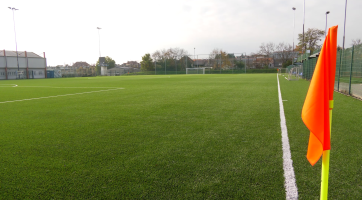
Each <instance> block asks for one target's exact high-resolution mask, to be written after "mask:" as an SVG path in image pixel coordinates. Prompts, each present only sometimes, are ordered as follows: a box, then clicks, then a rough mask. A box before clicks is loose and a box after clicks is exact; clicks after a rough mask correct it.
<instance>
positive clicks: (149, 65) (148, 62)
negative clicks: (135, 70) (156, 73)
mask: <svg viewBox="0 0 362 200" xmlns="http://www.w3.org/2000/svg"><path fill="white" fill-rule="evenodd" d="M141 70H142V71H152V70H155V68H154V64H153V61H152V58H151V55H150V54H149V53H147V54H145V55H144V56H143V57H142V61H141Z"/></svg>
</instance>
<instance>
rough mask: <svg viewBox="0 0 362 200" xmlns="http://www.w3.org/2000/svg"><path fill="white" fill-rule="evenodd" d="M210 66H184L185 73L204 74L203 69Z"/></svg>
mask: <svg viewBox="0 0 362 200" xmlns="http://www.w3.org/2000/svg"><path fill="white" fill-rule="evenodd" d="M211 68H212V67H198V68H186V74H205V69H210V70H211Z"/></svg>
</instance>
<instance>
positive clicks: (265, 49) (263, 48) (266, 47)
mask: <svg viewBox="0 0 362 200" xmlns="http://www.w3.org/2000/svg"><path fill="white" fill-rule="evenodd" d="M259 48H260V49H259V54H262V55H265V56H271V54H272V53H273V52H274V51H275V44H274V43H272V42H269V43H266V44H264V43H261V45H260V46H259Z"/></svg>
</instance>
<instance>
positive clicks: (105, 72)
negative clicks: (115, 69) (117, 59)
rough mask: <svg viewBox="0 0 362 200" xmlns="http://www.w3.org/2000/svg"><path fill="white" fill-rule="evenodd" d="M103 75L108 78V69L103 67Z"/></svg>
mask: <svg viewBox="0 0 362 200" xmlns="http://www.w3.org/2000/svg"><path fill="white" fill-rule="evenodd" d="M101 75H102V76H107V67H101Z"/></svg>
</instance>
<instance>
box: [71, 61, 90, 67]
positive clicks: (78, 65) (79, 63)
mask: <svg viewBox="0 0 362 200" xmlns="http://www.w3.org/2000/svg"><path fill="white" fill-rule="evenodd" d="M72 67H73V68H80V67H82V68H89V67H90V64H88V63H87V62H82V61H80V62H76V63H74V64H73V66H72Z"/></svg>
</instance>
